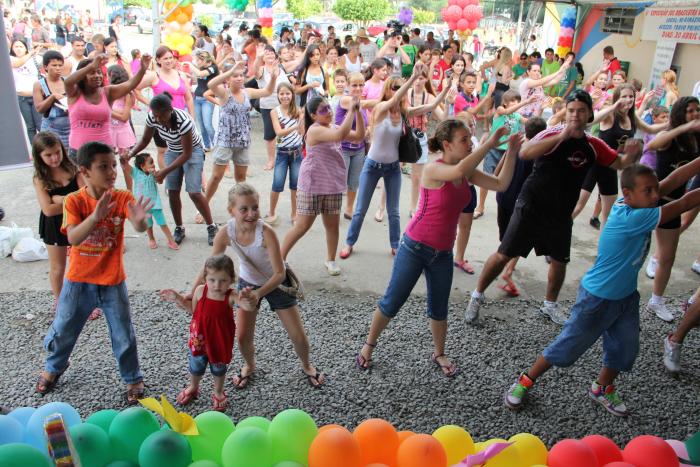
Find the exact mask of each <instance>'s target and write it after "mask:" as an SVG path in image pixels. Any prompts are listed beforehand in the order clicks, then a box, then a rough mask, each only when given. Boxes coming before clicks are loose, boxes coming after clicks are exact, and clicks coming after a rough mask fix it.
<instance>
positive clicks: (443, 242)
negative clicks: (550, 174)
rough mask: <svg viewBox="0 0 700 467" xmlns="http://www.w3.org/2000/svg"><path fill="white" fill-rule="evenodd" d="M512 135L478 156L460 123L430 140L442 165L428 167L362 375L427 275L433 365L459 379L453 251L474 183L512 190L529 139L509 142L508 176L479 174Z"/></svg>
mask: <svg viewBox="0 0 700 467" xmlns="http://www.w3.org/2000/svg"><path fill="white" fill-rule="evenodd" d="M507 133H508V130H507V129H505V128H504V129H498V130H497V131H496V132H495V133H494V134H493V135H491V136H490V137H489V139H488V140H486V142H485V143H484V144H483V145H481V147H479V149H477V150H475V151H474V152H471V151H472V141H471V132H470V131H469V129H468V128H467V127H466V126H465V124H464V123H463V122H462V121H460V120H454V119H450V120H445V121H443V122H441V123H440V124H439V125H438V127H437V129H436V130H435V136H434V137H432V138H430V139H429V140H428V147H429V149H430V150H431V151H433V152H437V151H442V159H439V160H437V161H436V162H431V163H428V164H426V165H425V168H424V169H423V179H422V183H421V187H420V200H419V202H418V210H417V211H416V213H415V214H414V215H413V218H412V219H411V222H410V223H409V224H408V227H406V231H405V232H404V235H403V238H402V239H401V243H400V244H399V249H398V252H397V253H396V259H395V260H394V267H393V269H392V271H391V280H390V281H389V286H388V287H387V290H386V292H385V293H384V296H383V297H382V298H381V300H380V301H379V303H378V304H377V308H376V309H375V310H374V315H373V317H372V325H371V326H370V329H369V335H368V336H367V340H366V341H365V344H364V345H363V346H362V349H361V350H360V353H358V354H357V357H356V358H355V363H356V364H357V366H358V368H360V369H361V370H366V369H368V368H369V367H370V366H371V365H372V353H373V352H374V348H375V347H376V345H377V340H378V339H379V336H380V335H381V333H382V331H383V330H384V328H386V326H387V325H388V324H389V321H390V320H391V319H392V318H393V317H394V316H396V314H397V313H398V312H399V310H400V309H401V307H402V306H403V304H404V303H405V302H406V299H408V296H409V295H410V294H411V291H412V290H413V287H414V286H415V285H416V282H418V279H419V278H420V276H421V274H425V280H426V283H427V286H428V317H429V318H430V330H431V332H432V334H433V344H434V346H435V351H434V352H433V355H432V357H431V360H432V362H433V363H434V364H435V365H436V366H437V367H438V368H439V369H440V371H442V372H443V374H444V375H445V376H447V377H452V376H454V375H456V374H457V372H458V369H457V366H456V365H455V364H454V363H452V362H450V360H449V359H448V358H447V357H446V356H445V338H446V337H447V309H448V305H449V300H450V290H451V289H452V271H453V269H452V247H453V245H454V241H455V237H456V231H457V221H458V219H459V214H460V213H461V212H462V209H463V208H464V206H466V205H467V204H468V203H469V201H470V199H471V196H472V194H471V189H470V186H469V180H473V182H474V183H475V184H477V185H479V186H481V187H484V188H487V189H489V190H495V191H503V190H505V189H506V188H508V185H510V181H511V178H512V177H513V169H514V168H515V158H516V157H517V155H518V151H519V150H520V145H521V144H522V142H523V137H522V136H521V135H519V134H515V135H514V136H512V137H511V138H510V140H509V144H508V152H507V157H506V161H505V164H504V166H503V170H502V171H501V173H500V174H499V175H498V177H494V176H493V175H488V174H484V173H483V172H481V171H480V170H477V169H476V166H477V165H479V163H480V162H481V161H482V159H483V158H484V156H485V155H486V154H487V153H488V151H489V150H490V149H491V148H494V147H496V146H498V144H500V141H499V140H500V138H502V137H503V136H505V135H506V134H507Z"/></svg>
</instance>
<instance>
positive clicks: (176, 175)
mask: <svg viewBox="0 0 700 467" xmlns="http://www.w3.org/2000/svg"><path fill="white" fill-rule="evenodd" d="M178 157H180V153H177V152H173V151H170V150H168V151H165V164H166V165H170V164H172V163H173V161H175V159H177V158H178ZM202 170H204V149H202V146H200V145H197V146H195V147H194V148H192V155H191V156H190V158H189V160H187V162H185V163H184V164H182V165H181V166H180V167H178V168H177V169H175V170H173V171H172V172H170V173H169V174H168V175H167V176H166V177H165V189H166V190H168V191H180V189H181V188H182V178H183V177H184V178H185V191H187V193H201V192H202Z"/></svg>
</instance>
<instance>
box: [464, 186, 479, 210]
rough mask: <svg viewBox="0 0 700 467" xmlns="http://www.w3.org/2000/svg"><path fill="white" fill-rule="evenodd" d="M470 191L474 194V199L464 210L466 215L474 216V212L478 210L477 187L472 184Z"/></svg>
mask: <svg viewBox="0 0 700 467" xmlns="http://www.w3.org/2000/svg"><path fill="white" fill-rule="evenodd" d="M469 191H471V192H472V197H471V198H470V199H469V204H467V205H466V206H464V209H462V212H463V213H464V214H474V210H475V209H476V201H477V200H476V187H475V186H474V185H471V184H470V185H469Z"/></svg>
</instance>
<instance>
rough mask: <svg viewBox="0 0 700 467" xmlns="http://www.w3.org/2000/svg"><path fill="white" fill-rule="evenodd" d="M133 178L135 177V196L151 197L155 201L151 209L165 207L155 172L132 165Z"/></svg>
mask: <svg viewBox="0 0 700 467" xmlns="http://www.w3.org/2000/svg"><path fill="white" fill-rule="evenodd" d="M131 178H133V179H134V198H136V199H138V198H139V196H143V197H144V198H149V199H150V200H151V202H152V203H153V207H152V208H151V209H163V206H162V205H161V204H160V196H158V187H157V186H156V178H155V177H154V176H153V174H147V173H145V172H143V171H142V170H141V169H139V168H138V167H131Z"/></svg>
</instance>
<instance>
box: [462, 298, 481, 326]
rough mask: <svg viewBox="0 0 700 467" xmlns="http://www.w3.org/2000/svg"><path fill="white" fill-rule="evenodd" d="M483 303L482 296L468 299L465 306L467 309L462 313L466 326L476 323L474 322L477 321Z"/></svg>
mask: <svg viewBox="0 0 700 467" xmlns="http://www.w3.org/2000/svg"><path fill="white" fill-rule="evenodd" d="M483 303H484V296H483V295H482V296H481V298H474V297H470V298H469V304H468V305H467V309H466V310H465V312H464V321H466V322H467V324H474V323H476V321H477V320H478V319H479V308H481V305H482V304H483Z"/></svg>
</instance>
